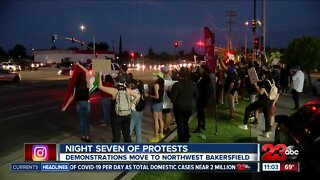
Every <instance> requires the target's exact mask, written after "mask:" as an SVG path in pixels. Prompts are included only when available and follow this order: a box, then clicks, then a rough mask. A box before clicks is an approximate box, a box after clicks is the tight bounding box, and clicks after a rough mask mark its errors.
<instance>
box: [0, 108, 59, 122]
mask: <svg viewBox="0 0 320 180" xmlns="http://www.w3.org/2000/svg"><path fill="white" fill-rule="evenodd" d="M58 107H60V106H51V107H48V108H45V109H40V110H37V111H32V112H27V113H23V114H18V115H15V116H9V117H6V118H1V119H0V122H2V121H7V120H11V119H15V118H20V117H24V116H28V115H31V114H35V113H39V112H43V111H48V110H52V109H57V108H58Z"/></svg>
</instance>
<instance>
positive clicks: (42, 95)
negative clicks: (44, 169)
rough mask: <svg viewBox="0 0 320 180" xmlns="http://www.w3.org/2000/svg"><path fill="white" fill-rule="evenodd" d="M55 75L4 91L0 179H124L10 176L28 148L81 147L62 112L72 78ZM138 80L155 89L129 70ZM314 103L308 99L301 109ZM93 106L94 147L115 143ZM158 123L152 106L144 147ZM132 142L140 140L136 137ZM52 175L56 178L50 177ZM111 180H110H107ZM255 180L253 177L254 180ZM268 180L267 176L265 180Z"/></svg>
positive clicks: (69, 116)
mask: <svg viewBox="0 0 320 180" xmlns="http://www.w3.org/2000/svg"><path fill="white" fill-rule="evenodd" d="M56 72H57V70H56V69H42V70H39V71H28V72H21V74H22V76H23V81H22V83H21V86H14V85H10V84H5V85H3V86H1V88H0V94H1V95H0V107H1V108H0V144H1V146H0V179H20V178H22V177H23V178H24V179H44V178H46V179H48V180H49V179H56V176H55V175H61V176H63V177H64V178H65V179H68V178H71V177H73V178H75V177H76V178H78V179H88V178H94V179H114V178H117V177H118V178H119V176H120V175H121V172H112V173H94V174H93V173H54V174H50V175H48V174H46V173H10V172H9V171H8V167H9V164H10V163H11V162H14V161H23V160H24V159H23V157H24V143H41V142H46V143H81V142H82V141H81V140H80V134H79V129H80V128H79V121H78V118H77V114H76V111H75V106H74V105H71V107H70V108H69V109H68V110H67V111H66V112H61V110H60V109H61V104H62V101H63V98H64V94H65V90H66V88H67V84H68V79H69V77H68V76H58V75H57V74H56ZM130 72H131V73H132V74H133V76H134V77H135V78H137V79H142V80H143V81H144V82H147V83H151V77H152V72H154V71H153V70H146V71H136V70H130ZM312 98H314V97H312V96H309V95H308V94H305V95H303V96H302V98H301V101H302V102H301V104H302V103H305V102H306V101H307V100H310V99H312ZM90 103H91V113H90V114H91V116H90V128H91V140H92V143H110V142H112V134H111V129H110V127H109V128H108V127H100V126H99V124H100V121H101V120H102V118H103V114H102V105H101V99H100V95H99V93H94V94H93V95H92V96H91V97H90ZM292 103H293V102H292V99H291V96H289V95H288V96H281V98H280V100H279V104H278V108H277V114H290V113H292V111H291V110H290V108H291V106H292ZM260 116H261V119H262V120H261V121H260V122H261V123H260V122H259V126H257V127H253V128H251V131H252V136H254V137H257V142H266V141H272V140H273V137H271V138H269V139H265V138H263V137H261V136H260V135H259V132H261V131H262V129H263V125H262V124H263V115H262V114H260ZM152 131H153V122H152V118H151V112H150V106H149V105H148V106H147V107H146V109H145V111H144V117H143V124H142V141H143V142H147V139H149V138H151V137H152ZM132 140H133V142H134V141H135V136H134V135H133V136H132ZM51 175H52V176H51ZM106 177H107V178H106ZM252 178H254V176H252ZM260 178H261V179H264V176H261V177H260Z"/></svg>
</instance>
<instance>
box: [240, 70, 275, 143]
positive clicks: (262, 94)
mask: <svg viewBox="0 0 320 180" xmlns="http://www.w3.org/2000/svg"><path fill="white" fill-rule="evenodd" d="M261 77H262V81H261V82H255V83H254V86H255V88H256V90H257V91H258V94H259V96H258V100H257V101H255V102H254V103H251V104H249V105H248V106H247V107H246V109H245V113H244V122H243V125H239V126H238V127H239V128H241V129H244V130H248V121H249V116H250V113H251V112H252V111H256V110H258V109H261V110H262V112H263V114H264V118H265V131H263V134H262V135H263V136H264V137H267V138H268V137H269V134H270V132H271V128H270V109H271V106H272V103H273V101H274V99H272V98H273V97H271V96H273V95H274V92H271V89H272V88H273V87H275V85H274V86H272V83H271V82H273V80H272V78H271V73H270V71H263V72H262V76H261ZM275 88H276V87H275ZM273 89H274V88H273ZM268 92H269V93H268ZM270 98H271V99H270Z"/></svg>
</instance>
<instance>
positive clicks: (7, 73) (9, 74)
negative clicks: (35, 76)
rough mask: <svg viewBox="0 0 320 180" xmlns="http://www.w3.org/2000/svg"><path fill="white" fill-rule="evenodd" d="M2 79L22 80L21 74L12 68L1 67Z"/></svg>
mask: <svg viewBox="0 0 320 180" xmlns="http://www.w3.org/2000/svg"><path fill="white" fill-rule="evenodd" d="M0 81H2V82H17V83H18V82H20V81H21V75H20V74H18V73H14V72H11V71H10V70H6V69H0Z"/></svg>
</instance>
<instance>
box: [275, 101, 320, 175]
mask: <svg viewBox="0 0 320 180" xmlns="http://www.w3.org/2000/svg"><path fill="white" fill-rule="evenodd" d="M275 120H276V122H278V125H277V127H276V131H275V139H274V143H275V144H285V145H287V146H288V145H293V146H294V147H295V148H296V149H297V150H298V151H299V155H298V157H297V160H298V161H300V162H301V163H300V164H301V172H311V173H314V172H317V173H319V174H318V175H320V154H319V152H320V100H313V101H309V102H308V103H306V104H305V105H304V106H302V107H301V108H299V109H298V110H297V111H296V112H295V113H293V114H292V115H291V116H287V115H278V116H276V118H275ZM318 177H319V176H318Z"/></svg>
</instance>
